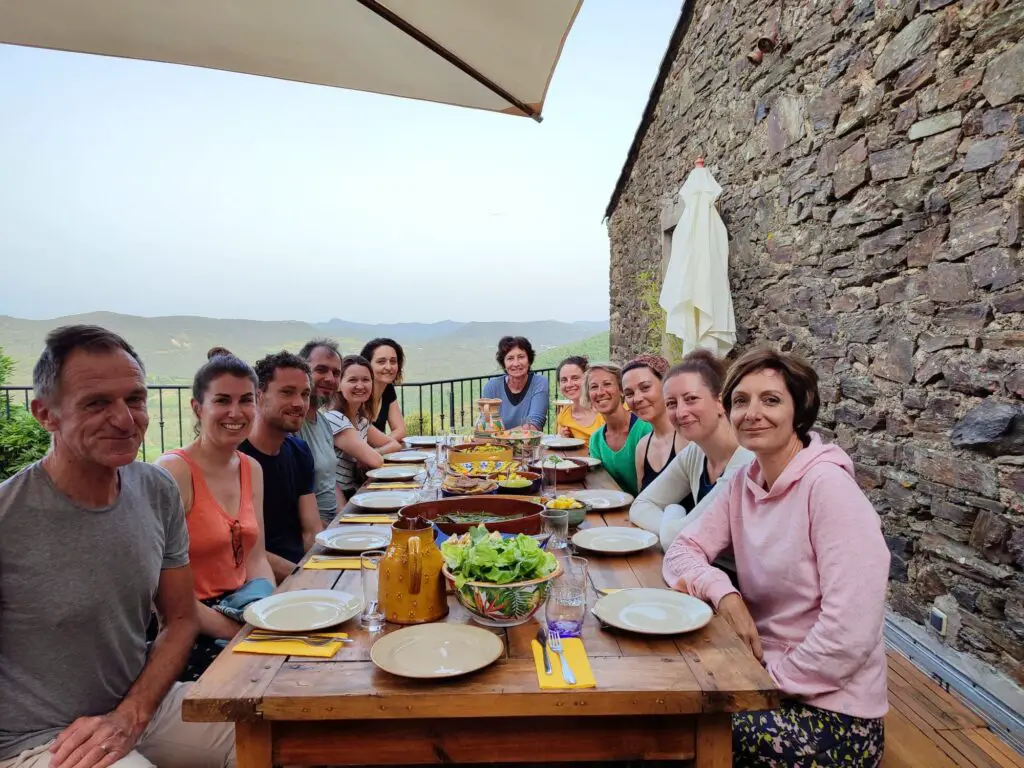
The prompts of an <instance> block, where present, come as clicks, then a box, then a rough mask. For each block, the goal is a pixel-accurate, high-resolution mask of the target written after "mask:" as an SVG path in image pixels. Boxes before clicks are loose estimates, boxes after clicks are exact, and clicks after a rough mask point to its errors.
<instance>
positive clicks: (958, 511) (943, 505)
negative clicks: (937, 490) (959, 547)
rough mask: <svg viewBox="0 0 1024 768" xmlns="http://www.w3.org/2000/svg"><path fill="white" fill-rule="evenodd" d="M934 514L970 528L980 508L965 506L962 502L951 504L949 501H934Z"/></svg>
mask: <svg viewBox="0 0 1024 768" xmlns="http://www.w3.org/2000/svg"><path fill="white" fill-rule="evenodd" d="M932 514H933V515H934V516H935V517H939V518H942V519H943V520H949V521H950V522H951V523H954V524H955V525H962V526H964V527H965V528H968V529H970V528H971V527H972V526H973V525H974V521H975V520H976V519H977V518H978V510H977V509H972V508H971V507H964V506H961V505H960V504H951V503H949V502H948V501H933V502H932Z"/></svg>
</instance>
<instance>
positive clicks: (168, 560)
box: [0, 326, 234, 768]
mask: <svg viewBox="0 0 1024 768" xmlns="http://www.w3.org/2000/svg"><path fill="white" fill-rule="evenodd" d="M33 383H34V386H35V399H34V400H33V401H32V413H33V415H34V416H35V417H36V418H37V419H38V420H39V422H40V423H41V424H42V425H43V426H44V427H45V428H46V429H47V430H48V431H49V432H50V433H51V435H52V444H51V448H50V450H49V452H48V453H47V455H46V456H45V457H44V458H43V459H42V460H41V461H39V462H37V463H35V464H32V465H31V466H29V467H28V468H26V469H24V470H22V471H21V472H19V473H18V474H17V475H15V476H14V477H12V478H10V479H9V480H7V481H6V482H4V483H2V484H0V768H10V766H13V765H15V764H17V765H18V766H19V768H48V767H52V768H62V767H63V766H67V767H68V768H71V767H72V766H73V767H74V768H106V766H109V765H112V764H113V763H115V762H117V761H120V760H123V761H124V762H123V764H122V765H124V766H126V768H129V767H130V768H141V767H142V766H149V765H151V764H152V763H156V764H158V765H159V766H160V768H197V767H198V766H203V768H207V767H208V768H221V767H222V766H226V765H232V764H233V763H234V754H233V747H232V732H231V728H230V726H229V725H213V726H211V725H206V724H203V725H193V724H186V723H183V722H182V721H181V700H182V699H183V698H184V695H185V693H186V692H187V690H188V688H187V686H185V685H180V684H175V680H176V678H177V676H178V673H179V672H180V671H181V669H182V667H183V666H184V664H185V660H186V658H187V656H188V652H189V649H190V648H191V646H192V642H193V639H194V637H195V634H196V630H197V628H198V622H197V619H196V609H195V596H194V593H193V588H192V574H191V570H190V569H189V567H188V532H187V529H186V527H185V516H184V511H183V509H182V504H181V497H180V496H179V495H178V490H177V487H176V485H175V484H174V481H173V480H172V479H171V477H170V475H168V474H167V473H165V472H164V471H163V470H162V469H159V468H157V467H154V466H152V465H149V464H144V463H141V462H138V461H135V457H136V455H137V453H138V450H139V446H140V445H141V442H142V439H143V436H144V434H145V430H146V427H147V425H148V423H149V419H148V416H147V413H146V387H145V379H144V372H143V368H142V364H141V362H140V361H139V359H138V357H137V355H136V354H135V352H134V350H133V349H132V348H131V346H129V345H128V344H127V342H125V341H124V340H123V339H121V338H120V337H119V336H117V335H116V334H113V333H111V332H109V331H106V330H104V329H102V328H98V327H96V326H70V327H66V328H58V329H57V330H55V331H53V332H52V333H51V334H50V335H49V336H48V337H47V340H46V349H45V350H44V351H43V354H42V356H41V357H40V360H39V362H38V363H37V364H36V368H35V372H34V375H33ZM154 608H155V609H156V612H157V614H158V616H159V617H160V629H159V632H158V634H157V637H156V640H155V641H154V643H153V646H152V648H150V649H148V651H147V642H146V629H147V626H148V625H149V623H150V620H151V618H152V616H153V609H154ZM150 761H152V762H150ZM119 768H120V766H119Z"/></svg>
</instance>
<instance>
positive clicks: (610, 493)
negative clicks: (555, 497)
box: [565, 488, 633, 509]
mask: <svg viewBox="0 0 1024 768" xmlns="http://www.w3.org/2000/svg"><path fill="white" fill-rule="evenodd" d="M565 495H566V496H572V497H573V498H574V499H578V500H579V501H582V502H583V503H584V504H589V505H590V508H591V509H621V508H622V507H628V506H629V505H630V504H632V503H633V497H632V496H630V495H629V494H628V493H626V492H625V491H615V490H612V489H610V488H608V489H602V488H593V489H590V490H586V491H566V492H565Z"/></svg>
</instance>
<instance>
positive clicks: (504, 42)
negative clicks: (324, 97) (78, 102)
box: [0, 0, 582, 120]
mask: <svg viewBox="0 0 1024 768" xmlns="http://www.w3.org/2000/svg"><path fill="white" fill-rule="evenodd" d="M581 5H582V0H0V42H3V43H12V44H14V45H25V46H32V47H37V48H53V49H57V50H64V51H78V52H82V53H94V54H100V55H104V56H117V57H122V58H129V59H148V60H152V61H165V62H171V63H175V64H188V65H191V66H196V67H207V68H209V69H222V70H227V71H231V72H244V73H247V74H253V75H263V76H266V77H274V78H280V79H283V80H297V81H301V82H306V83H317V84H321V85H330V86H337V87H340V88H351V89H354V90H357V91H370V92H373V93H383V94H390V95H392V96H402V97H405V98H410V99H422V100H424V101H436V102H441V103H445V104H455V105H458V106H463V107H473V108H475V109H484V110H490V111H493V112H503V113H506V114H511V115H523V116H527V117H532V118H534V119H536V120H540V114H541V109H542V107H543V106H544V97H545V95H546V93H547V89H548V83H549V82H550V81H551V75H552V73H553V72H554V69H555V65H556V64H557V63H558V57H559V55H560V54H561V51H562V45H563V44H564V43H565V39H566V36H567V35H568V34H569V29H570V28H571V27H572V23H573V21H574V19H575V18H576V14H577V12H578V11H579V8H580V6H581Z"/></svg>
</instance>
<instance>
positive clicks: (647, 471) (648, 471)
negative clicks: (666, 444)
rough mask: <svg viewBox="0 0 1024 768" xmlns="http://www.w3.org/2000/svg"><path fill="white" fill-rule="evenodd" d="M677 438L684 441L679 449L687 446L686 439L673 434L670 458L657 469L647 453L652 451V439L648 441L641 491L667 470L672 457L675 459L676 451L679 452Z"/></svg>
mask: <svg viewBox="0 0 1024 768" xmlns="http://www.w3.org/2000/svg"><path fill="white" fill-rule="evenodd" d="M677 439H679V440H681V441H682V443H683V444H682V445H681V446H679V450H680V451H681V450H683V448H685V447H686V441H685V440H682V439H681V438H678V436H677V435H675V434H673V435H672V451H671V452H670V453H669V455H668V458H667V459H666V460H665V463H664V464H662V465H661V468H660V469H655V468H654V467H652V466H651V462H650V461H649V460H648V458H647V455H648V454H649V453H650V451H651V441H650V440H648V441H647V446H646V448H645V449H644V465H643V469H644V472H643V477H642V478H641V480H640V490H641V491H642V490H643V489H644V488H646V487H647V486H648V485H650V484H651V483H653V482H654V479H655V478H656V477H657V476H658V475H660V474H661V473H662V472H663V471H664V470H665V467H667V466H668V465H669V464H671V463H672V459H674V458H675V457H676V453H677V451H676V440H677Z"/></svg>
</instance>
